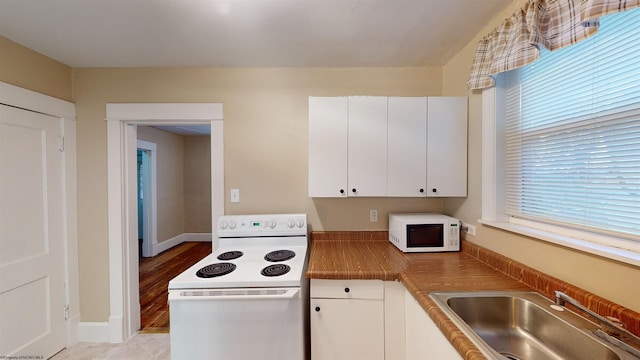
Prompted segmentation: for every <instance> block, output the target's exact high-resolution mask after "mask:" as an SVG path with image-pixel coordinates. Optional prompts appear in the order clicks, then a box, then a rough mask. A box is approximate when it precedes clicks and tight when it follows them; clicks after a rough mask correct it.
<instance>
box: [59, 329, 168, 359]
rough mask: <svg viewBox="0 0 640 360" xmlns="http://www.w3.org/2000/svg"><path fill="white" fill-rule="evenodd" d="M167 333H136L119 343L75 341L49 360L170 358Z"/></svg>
mask: <svg viewBox="0 0 640 360" xmlns="http://www.w3.org/2000/svg"><path fill="white" fill-rule="evenodd" d="M170 359H171V355H170V351H169V334H137V335H136V336H134V337H132V338H131V339H129V340H127V341H125V342H124V343H121V344H110V343H82V342H80V343H77V344H75V345H73V346H71V347H69V348H66V349H64V350H62V351H61V352H59V353H58V354H56V355H55V356H54V357H52V358H51V360H170Z"/></svg>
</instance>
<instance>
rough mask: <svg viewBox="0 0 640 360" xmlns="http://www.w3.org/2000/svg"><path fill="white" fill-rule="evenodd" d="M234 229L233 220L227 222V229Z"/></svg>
mask: <svg viewBox="0 0 640 360" xmlns="http://www.w3.org/2000/svg"><path fill="white" fill-rule="evenodd" d="M235 228H236V222H235V221H234V220H231V221H229V229H231V230H233V229H235Z"/></svg>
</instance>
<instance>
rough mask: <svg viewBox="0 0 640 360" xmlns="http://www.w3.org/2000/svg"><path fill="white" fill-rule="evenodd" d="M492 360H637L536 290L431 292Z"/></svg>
mask: <svg viewBox="0 0 640 360" xmlns="http://www.w3.org/2000/svg"><path fill="white" fill-rule="evenodd" d="M430 296H431V298H432V299H433V300H435V302H436V303H437V304H438V305H439V306H440V307H441V308H442V310H443V311H444V312H445V313H446V314H447V315H448V316H449V318H451V320H452V321H453V322H454V323H455V324H456V325H457V326H458V327H459V328H460V329H461V330H462V331H463V332H464V333H465V334H466V335H467V337H469V338H470V339H471V341H473V342H474V344H476V346H477V347H478V348H479V349H480V350H482V351H483V353H484V354H485V356H487V357H488V358H490V359H501V360H504V359H522V360H528V359H535V360H541V359H554V360H555V359H564V360H568V359H580V360H582V359H598V360H613V359H616V360H623V359H624V360H626V359H636V360H637V358H636V357H634V356H632V355H631V354H629V353H627V352H625V351H623V350H621V349H619V348H617V347H615V346H612V345H610V344H608V343H606V342H604V341H602V340H601V339H599V338H598V337H597V336H595V335H594V334H593V333H592V332H593V331H595V330H597V329H600V326H598V325H597V324H595V323H593V322H591V321H589V320H587V319H585V318H584V317H582V316H579V315H577V314H576V313H573V312H571V311H569V310H567V309H565V308H563V307H560V306H557V305H555V304H554V302H552V301H551V300H549V299H547V298H545V297H544V296H542V295H541V294H538V293H535V292H519V291H513V292H433V293H431V294H430Z"/></svg>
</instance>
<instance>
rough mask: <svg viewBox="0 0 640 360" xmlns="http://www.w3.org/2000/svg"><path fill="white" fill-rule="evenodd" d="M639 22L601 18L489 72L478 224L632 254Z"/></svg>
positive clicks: (637, 234)
mask: <svg viewBox="0 0 640 360" xmlns="http://www.w3.org/2000/svg"><path fill="white" fill-rule="evenodd" d="M639 23H640V9H635V10H631V11H627V12H622V13H618V14H614V15H609V16H606V17H603V18H602V19H601V27H600V29H599V31H598V32H597V33H596V34H595V35H594V36H592V37H591V38H589V39H587V40H585V41H582V42H580V43H578V44H576V45H573V46H571V47H568V48H565V49H562V50H558V51H554V52H549V51H546V50H543V51H542V53H541V56H540V58H539V59H538V60H537V61H535V62H533V63H532V64H530V65H528V66H526V67H523V68H520V69H517V70H513V71H510V72H507V73H503V74H500V75H498V78H497V79H496V80H497V82H496V83H497V87H496V89H495V90H492V91H489V93H492V92H493V93H494V94H495V96H496V98H495V100H496V103H495V106H496V107H495V110H496V114H495V115H496V117H497V119H496V123H495V126H496V129H495V130H496V131H495V133H494V134H500V135H499V136H496V137H495V138H494V139H493V141H494V144H495V148H494V150H495V154H496V155H497V156H494V157H493V158H492V161H493V163H494V164H495V168H496V169H497V172H495V173H493V174H491V175H492V176H490V179H489V180H493V182H492V184H494V185H493V186H494V189H493V191H489V193H491V194H490V196H492V197H493V198H492V199H491V202H492V203H493V204H494V208H491V207H488V208H486V209H483V218H488V219H489V220H501V219H502V220H503V221H506V222H509V223H517V224H527V225H534V226H535V224H540V225H541V226H542V227H546V225H545V224H552V225H553V226H554V228H556V226H557V227H559V228H569V229H581V230H582V231H586V232H588V233H595V234H605V235H606V236H610V237H613V238H621V239H627V240H623V241H622V242H620V241H616V242H615V245H614V246H616V247H621V248H623V249H626V250H631V251H634V252H637V253H639V254H640V250H639V249H640V61H638V60H637V59H640V41H637V39H639V38H640V26H638V25H637V24H639ZM485 116H491V114H486V115H485ZM485 120H486V118H485ZM485 125H486V124H485ZM486 140H487V139H486V138H484V139H483V141H486ZM492 154H493V152H492V151H488V152H487V155H484V156H483V162H484V161H485V156H488V155H492ZM496 159H502V160H496ZM489 164H490V163H489ZM485 170H486V169H485ZM488 170H489V171H492V170H491V167H489V169H488ZM483 181H486V179H485V180H483ZM495 184H502V185H503V187H501V188H500V189H498V188H497V187H496V186H495ZM483 186H484V185H483ZM501 191H504V198H503V197H502V196H500V195H501V194H500V192H501ZM486 195H487V194H486V193H484V191H483V202H484V201H485V196H486ZM491 211H495V213H494V214H489V212H491ZM492 218H493V219H492ZM547 228H548V227H547ZM570 236H572V237H576V236H575V233H571V234H570ZM598 242H602V241H598ZM604 243H607V241H604ZM611 244H613V243H609V245H611Z"/></svg>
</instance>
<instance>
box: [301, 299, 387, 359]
mask: <svg viewBox="0 0 640 360" xmlns="http://www.w3.org/2000/svg"><path fill="white" fill-rule="evenodd" d="M310 303H311V311H310V313H311V359H312V360H375V359H381V360H382V359H384V306H383V301H382V300H362V299H314V298H312V299H311V302H310Z"/></svg>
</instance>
